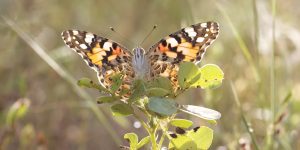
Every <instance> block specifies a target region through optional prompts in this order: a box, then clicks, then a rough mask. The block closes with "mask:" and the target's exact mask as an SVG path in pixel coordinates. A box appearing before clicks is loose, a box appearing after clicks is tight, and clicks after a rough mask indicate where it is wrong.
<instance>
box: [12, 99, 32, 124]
mask: <svg viewBox="0 0 300 150" xmlns="http://www.w3.org/2000/svg"><path fill="white" fill-rule="evenodd" d="M29 106H30V100H29V99H26V98H24V99H19V100H17V101H16V102H15V103H14V104H13V105H12V106H11V107H10V108H9V111H8V114H7V116H6V123H7V125H9V126H10V125H12V124H14V122H15V121H16V120H18V119H21V118H22V117H24V116H25V115H26V113H27V111H28V108H29Z"/></svg>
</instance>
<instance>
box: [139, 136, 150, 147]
mask: <svg viewBox="0 0 300 150" xmlns="http://www.w3.org/2000/svg"><path fill="white" fill-rule="evenodd" d="M149 141H150V136H146V137H144V138H143V139H142V140H141V141H140V142H139V143H138V144H137V149H139V148H142V147H143V146H144V145H146V144H147V143H149Z"/></svg>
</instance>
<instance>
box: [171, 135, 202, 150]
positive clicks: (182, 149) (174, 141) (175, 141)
mask: <svg viewBox="0 0 300 150" xmlns="http://www.w3.org/2000/svg"><path fill="white" fill-rule="evenodd" d="M169 138H170V142H169V148H168V149H169V150H188V149H189V150H196V149H197V144H196V142H195V141H194V140H193V139H192V138H190V137H188V136H186V135H180V134H173V136H172V137H169Z"/></svg>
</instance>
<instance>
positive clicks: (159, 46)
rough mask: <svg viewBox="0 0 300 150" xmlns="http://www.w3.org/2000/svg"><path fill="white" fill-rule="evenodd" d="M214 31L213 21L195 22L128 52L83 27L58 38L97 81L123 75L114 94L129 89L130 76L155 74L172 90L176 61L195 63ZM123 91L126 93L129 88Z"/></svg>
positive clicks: (175, 83)
mask: <svg viewBox="0 0 300 150" xmlns="http://www.w3.org/2000/svg"><path fill="white" fill-rule="evenodd" d="M218 34H219V25H218V24H217V23H216V22H206V23H199V24H195V25H191V26H189V27H186V28H183V29H181V30H179V31H177V32H175V33H172V34H170V35H169V36H166V37H165V38H163V39H162V40H160V41H159V42H158V43H156V44H155V45H153V46H152V47H151V48H150V49H149V50H147V51H145V50H144V49H143V48H141V47H137V48H135V49H133V51H132V52H130V51H129V50H127V49H126V48H125V47H123V46H121V45H120V44H118V43H116V42H114V41H112V40H110V39H107V38H103V37H100V36H97V35H95V34H93V33H89V32H85V31H79V30H66V31H64V32H62V38H63V40H64V41H65V43H66V45H68V46H69V47H70V48H72V49H73V50H74V51H76V52H77V53H78V54H79V55H81V56H82V58H83V59H84V60H85V61H86V63H87V64H88V65H89V66H90V67H91V68H93V69H94V70H95V71H96V72H97V73H98V78H99V82H100V84H102V85H103V86H104V87H105V88H108V89H109V88H110V86H111V85H112V82H113V81H112V77H113V76H114V75H116V74H118V73H121V74H122V75H123V83H122V85H121V86H120V88H119V89H118V91H116V94H117V95H118V94H119V93H120V92H122V90H124V89H125V90H127V91H130V88H131V87H132V83H133V81H134V80H137V79H141V80H145V81H151V80H152V79H154V78H155V77H159V76H162V77H166V78H169V79H170V80H171V82H172V85H173V88H174V89H175V90H176V89H177V88H178V87H179V85H178V79H177V72H178V70H179V63H181V62H184V61H186V62H194V63H199V62H200V60H201V59H202V57H203V54H204V53H205V51H206V48H207V47H208V46H209V45H210V44H211V43H212V42H213V41H214V40H215V39H216V38H217V36H218ZM125 95H126V96H125V97H128V96H129V95H130V92H128V93H127V94H125Z"/></svg>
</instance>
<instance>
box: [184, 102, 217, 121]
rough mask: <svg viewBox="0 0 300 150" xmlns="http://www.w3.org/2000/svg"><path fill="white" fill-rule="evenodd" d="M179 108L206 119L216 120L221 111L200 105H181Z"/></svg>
mask: <svg viewBox="0 0 300 150" xmlns="http://www.w3.org/2000/svg"><path fill="white" fill-rule="evenodd" d="M180 110H181V111H183V112H186V113H189V114H191V115H194V116H196V117H199V118H203V119H206V120H217V119H220V118H221V113H219V112H218V111H215V110H212V109H209V108H205V107H201V106H194V105H183V106H182V108H181V109H180Z"/></svg>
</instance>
